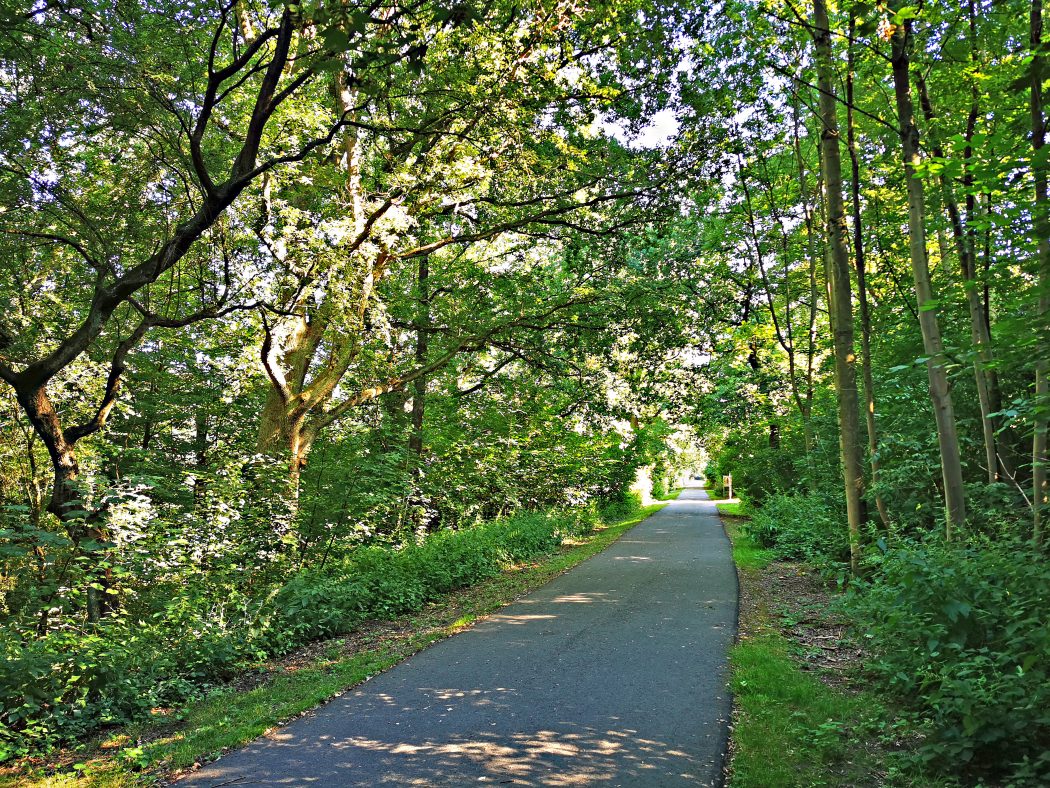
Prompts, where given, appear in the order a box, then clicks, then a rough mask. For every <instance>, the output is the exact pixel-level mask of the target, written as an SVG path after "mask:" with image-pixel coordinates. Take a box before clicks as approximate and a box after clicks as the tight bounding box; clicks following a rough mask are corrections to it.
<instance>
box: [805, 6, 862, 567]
mask: <svg viewBox="0 0 1050 788" xmlns="http://www.w3.org/2000/svg"><path fill="white" fill-rule="evenodd" d="M813 22H814V31H813V51H814V55H815V61H816V66H817V87H818V89H819V91H820V103H819V114H820V122H821V136H820V151H821V158H822V160H823V165H824V179H825V201H826V204H827V241H828V273H829V275H830V277H829V278H830V282H829V286H828V291H829V294H830V307H831V309H830V311H831V313H832V316H833V318H832V331H833V333H834V346H835V391H836V393H837V394H838V401H839V436H840V444H841V450H842V475H843V481H844V483H845V492H846V517H847V520H848V523H849V542H850V568H851V569H852V570H853V573H854V574H857V573H858V572H859V571H860V553H861V551H860V526H861V523H862V522H863V519H864V516H865V512H864V466H863V464H862V462H861V450H860V424H859V415H858V410H859V405H858V399H857V371H856V363H857V357H856V355H855V354H854V350H853V295H852V287H851V284H850V260H849V247H848V240H847V239H848V230H847V227H846V212H845V205H844V202H843V199H842V159H841V155H840V151H839V124H838V115H837V107H836V103H837V102H836V100H835V92H834V91H835V73H834V68H833V66H832V51H831V30H830V23H829V21H828V11H827V6H826V4H825V0H814V2H813Z"/></svg>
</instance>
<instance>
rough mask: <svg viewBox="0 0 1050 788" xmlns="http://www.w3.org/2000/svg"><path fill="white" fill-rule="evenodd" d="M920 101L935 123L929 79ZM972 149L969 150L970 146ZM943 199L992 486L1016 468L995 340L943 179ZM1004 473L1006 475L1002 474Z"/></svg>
mask: <svg viewBox="0 0 1050 788" xmlns="http://www.w3.org/2000/svg"><path fill="white" fill-rule="evenodd" d="M918 87H919V101H920V104H921V105H922V110H923V116H924V117H925V119H926V121H927V123H932V122H933V120H934V118H935V117H936V116H935V114H934V111H933V102H932V101H931V100H930V94H929V91H928V90H927V87H926V80H925V79H923V78H922V77H921V76H920V77H919V78H918ZM977 113H978V107H977V105H976V103H974V104H973V105H972V106H971V108H970V121H969V123H968V124H967V128H968V130H970V131H972V129H973V124H974V123H975V122H976V119H977ZM967 150H969V147H967ZM933 153H934V155H935V156H937V157H939V158H943V157H944V151H943V149H942V148H941V146H940V144H939V143H936V142H935V143H934V145H933ZM940 183H941V198H942V199H943V201H944V207H945V209H946V211H947V213H948V220H949V223H950V225H951V229H952V239H953V241H954V242H955V251H956V254H957V255H958V257H959V270H960V274H961V275H962V280H963V288H964V289H965V291H966V304H967V307H968V308H969V311H970V339H971V341H972V342H973V346H974V349H975V350H976V351H977V355H976V356H975V357H974V360H973V373H974V383H975V384H976V387H977V399H978V403H979V405H980V409H981V433H982V435H983V438H984V456H985V464H986V466H987V476H988V483H989V484H994V483H995V482H997V481H999V480H1000V478H1001V476H1004V475H1005V476H1006V477H1007V478H1013V469H1012V468H1011V464H1010V463H1009V462H1008V460H1007V459H1006V458H1005V457H1004V456H1003V452H1002V451H1000V449H999V446H998V441H997V440H996V429H997V425H996V423H995V421H994V418H993V416H992V415H991V414H993V413H997V412H999V411H1000V410H1002V396H1001V394H1000V393H999V376H998V375H997V374H996V372H995V369H994V363H995V360H994V355H993V353H992V338H991V335H990V334H989V332H988V328H987V326H988V320H987V318H986V315H985V313H984V303H983V302H982V300H981V293H980V287H979V285H978V283H977V265H976V260H975V255H974V250H973V245H972V242H971V241H972V234H971V233H969V232H968V231H967V230H966V229H965V228H964V227H963V219H962V213H961V212H960V210H959V203H958V200H956V199H955V192H954V191H953V189H952V186H951V183H950V182H949V181H948V179H947V178H945V177H944V176H941V178H940ZM1000 471H1002V473H1000Z"/></svg>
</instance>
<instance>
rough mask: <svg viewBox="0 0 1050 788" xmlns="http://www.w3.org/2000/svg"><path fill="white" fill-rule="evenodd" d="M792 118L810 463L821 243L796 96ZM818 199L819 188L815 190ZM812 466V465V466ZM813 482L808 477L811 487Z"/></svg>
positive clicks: (805, 430)
mask: <svg viewBox="0 0 1050 788" xmlns="http://www.w3.org/2000/svg"><path fill="white" fill-rule="evenodd" d="M792 98H793V101H792V102H791V118H792V127H793V131H794V135H793V136H794V139H793V145H792V148H793V150H794V153H795V163H796V165H797V168H798V188H799V195H800V196H801V197H802V213H803V218H804V223H805V227H806V244H807V247H808V250H807V251H808V257H809V277H808V280H809V319H808V321H807V325H806V392H805V394H806V396H805V419H804V420H803V424H802V429H803V439H804V441H805V446H806V457H807V462H808V463H812V459H811V454H812V452H813V449H814V448H815V445H816V441H815V438H814V435H813V373H814V368H813V367H814V359H815V357H816V346H817V302H818V300H819V288H818V287H817V270H818V269H819V268H820V263H821V261H820V257H821V255H820V243H819V242H818V239H817V230H816V228H815V227H814V226H813V224H814V223H813V208H812V204H811V202H810V194H809V183H808V182H807V180H806V163H805V157H804V156H803V155H802V133H801V125H802V124H801V118H800V114H801V112H800V109H799V101H798V94H797V93H795V94H793V96H792ZM817 191H818V199H819V191H820V188H819V185H818V188H817ZM811 467H812V465H811ZM814 483H815V479H813V478H812V474H811V478H810V485H811V486H812V485H813V484H814Z"/></svg>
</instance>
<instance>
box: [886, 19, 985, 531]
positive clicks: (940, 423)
mask: <svg viewBox="0 0 1050 788" xmlns="http://www.w3.org/2000/svg"><path fill="white" fill-rule="evenodd" d="M892 45H893V49H892V56H891V63H892V67H893V88H894V94H895V97H896V101H897V121H898V123H899V124H900V134H901V147H902V155H903V159H904V179H905V181H906V183H907V189H908V246H909V249H910V252H911V267H912V275H913V277H914V279H915V296H916V299H917V301H918V306H919V328H920V330H921V331H922V344H923V348H924V349H925V351H926V356H927V361H926V371H927V374H928V376H929V380H930V399H931V401H932V403H933V414H934V419H935V421H936V425H937V443H938V446H939V448H940V454H941V475H942V477H943V481H944V503H945V510H946V528H945V535H946V538H948V539H951V538H952V536H953V534H954V531H955V529H956V528H958V527H960V526H961V525H962V524H963V523H964V522H965V520H966V491H965V488H964V487H963V476H962V460H961V458H960V456H959V436H958V431H957V427H956V423H955V408H954V406H953V404H952V395H951V387H950V386H949V384H948V372H947V369H946V368H945V357H944V348H943V346H942V344H941V329H940V325H939V324H938V322H937V302H936V300H935V299H934V297H933V287H932V285H931V284H930V266H929V260H928V258H927V256H926V224H925V222H926V217H925V204H924V201H925V195H924V193H923V184H922V180H921V179H920V178H918V177H916V174H915V165H916V164H918V163H919V160H920V152H919V128H918V126H916V124H915V109H914V105H913V104H912V98H911V75H910V64H911V59H910V53H909V49H910V47H911V21H910V20H907V21H905V22H904V23H902V24H901V25H899V26H898V27H897V28H896V29H895V30H894V32H893V39H892Z"/></svg>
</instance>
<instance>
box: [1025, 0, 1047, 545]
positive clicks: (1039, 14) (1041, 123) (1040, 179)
mask: <svg viewBox="0 0 1050 788" xmlns="http://www.w3.org/2000/svg"><path fill="white" fill-rule="evenodd" d="M1030 35H1031V39H1030V45H1031V48H1032V65H1031V78H1032V83H1031V101H1030V104H1031V111H1032V172H1033V174H1034V175H1035V211H1034V219H1035V221H1034V223H1035V231H1036V239H1037V242H1038V253H1039V273H1038V279H1037V285H1036V287H1037V290H1038V292H1039V306H1038V324H1037V330H1038V332H1039V334H1038V335H1039V336H1040V337H1041V336H1042V335H1043V332H1044V331H1045V330H1046V325H1045V323H1046V315H1047V311H1048V310H1050V215H1048V214H1047V211H1048V210H1050V196H1048V194H1047V192H1048V183H1047V181H1048V174H1047V164H1046V159H1045V158H1044V157H1043V155H1042V152H1043V146H1044V145H1045V144H1046V118H1045V116H1044V114H1043V93H1042V91H1043V79H1044V75H1043V70H1044V65H1045V63H1046V58H1045V56H1044V53H1043V46H1044V45H1043V6H1042V0H1032V10H1031V15H1030ZM1036 347H1037V350H1036V356H1035V357H1036V365H1035V407H1036V417H1035V430H1034V433H1033V436H1032V511H1033V517H1032V537H1033V539H1034V540H1035V543H1036V544H1037V545H1042V544H1043V541H1044V526H1043V515H1044V511H1043V508H1044V506H1046V503H1047V493H1048V489H1047V473H1046V470H1047V461H1048V457H1047V419H1046V407H1047V404H1048V402H1047V395H1048V394H1050V384H1048V381H1047V372H1048V362H1047V358H1046V348H1045V347H1044V345H1043V343H1042V342H1039V343H1038V344H1037V346H1036Z"/></svg>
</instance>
